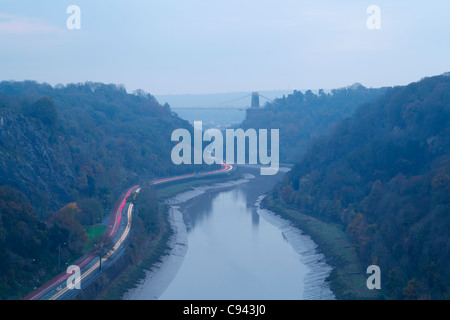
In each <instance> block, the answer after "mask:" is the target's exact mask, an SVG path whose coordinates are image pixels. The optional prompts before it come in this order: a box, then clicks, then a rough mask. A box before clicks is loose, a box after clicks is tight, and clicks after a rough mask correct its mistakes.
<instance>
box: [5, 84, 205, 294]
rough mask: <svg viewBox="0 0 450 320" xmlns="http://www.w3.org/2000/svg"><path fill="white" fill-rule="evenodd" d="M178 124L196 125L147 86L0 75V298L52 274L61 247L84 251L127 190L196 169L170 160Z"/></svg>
mask: <svg viewBox="0 0 450 320" xmlns="http://www.w3.org/2000/svg"><path fill="white" fill-rule="evenodd" d="M177 128H186V129H188V130H192V128H191V126H190V125H189V124H188V122H186V121H184V120H182V119H180V118H178V117H177V116H175V115H173V114H172V113H171V111H170V109H169V107H168V106H167V105H166V106H161V105H160V104H159V103H158V102H157V101H156V100H155V98H154V97H153V96H151V95H150V94H147V93H145V92H143V91H138V92H135V93H134V94H129V93H127V92H126V90H125V89H124V88H123V87H121V86H117V85H106V84H100V83H84V84H70V85H67V86H57V87H52V86H50V85H47V84H38V83H36V82H32V81H25V82H1V83H0V259H1V261H2V263H1V266H0V299H7V298H11V297H13V298H18V297H20V296H23V295H24V294H26V293H28V292H29V291H31V290H32V289H33V287H34V286H38V285H40V284H42V281H43V280H45V279H47V278H48V277H49V276H51V275H55V272H56V271H58V270H57V269H58V254H59V249H60V250H61V260H64V261H70V260H71V259H73V258H74V257H76V256H79V255H80V254H81V253H82V251H83V249H84V247H85V245H86V240H87V239H86V232H85V229H86V227H87V226H91V225H93V224H95V223H98V222H101V220H102V217H104V216H106V215H107V214H109V211H110V210H111V208H112V206H113V205H114V202H115V201H116V200H117V198H118V196H119V195H120V193H121V192H122V191H123V190H124V189H126V188H128V187H130V186H131V185H133V184H135V183H145V182H148V181H149V180H151V179H153V178H155V177H162V176H169V175H176V174H178V173H181V172H187V171H190V172H192V171H194V169H193V168H192V167H191V168H190V167H189V166H175V165H174V164H172V161H171V159H170V155H171V150H172V148H173V143H172V142H171V134H172V131H173V130H175V129H177ZM195 170H197V171H199V170H200V168H196V169H195ZM147 219H150V218H147ZM61 244H62V245H61Z"/></svg>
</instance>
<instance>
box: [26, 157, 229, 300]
mask: <svg viewBox="0 0 450 320" xmlns="http://www.w3.org/2000/svg"><path fill="white" fill-rule="evenodd" d="M232 170H233V166H231V165H227V164H222V168H221V169H220V170H216V171H210V172H203V173H194V174H187V175H182V176H175V177H169V178H164V179H158V180H154V181H152V182H151V184H153V185H157V184H163V183H167V182H171V181H177V180H183V179H188V178H193V177H202V176H205V175H214V174H221V173H225V172H230V171H232ZM140 190H141V187H140V186H139V185H135V186H133V187H131V188H129V189H127V190H125V191H124V193H122V195H121V196H120V198H119V201H118V202H117V203H116V205H115V207H114V208H113V210H112V213H111V218H110V222H109V225H108V228H107V230H106V232H105V237H106V241H105V242H109V243H111V246H110V250H109V251H108V252H107V253H106V254H105V255H103V257H102V260H101V264H100V258H99V255H98V254H97V252H96V249H92V250H91V251H89V252H88V253H86V254H85V255H84V256H83V257H81V258H80V259H78V260H77V261H75V262H74V263H73V265H74V266H78V267H79V268H80V273H81V275H80V278H79V279H78V281H77V280H75V281H74V282H72V286H73V287H74V288H76V286H75V285H76V284H77V283H78V282H80V285H81V284H82V285H81V289H83V287H84V288H86V287H87V286H89V285H90V284H91V283H92V282H94V281H95V280H96V279H97V278H98V277H99V276H100V275H101V273H102V270H103V269H105V268H108V267H109V266H110V265H112V264H114V263H115V262H116V261H117V259H118V258H119V257H120V256H121V254H122V253H123V251H124V250H125V246H124V242H125V241H126V239H127V237H128V234H129V233H130V230H131V222H132V213H133V207H134V205H133V203H129V202H128V198H129V197H130V196H131V195H132V194H137V193H139V191H140ZM124 212H126V214H124ZM118 231H119V232H118ZM100 265H101V268H100ZM101 269H102V270H101ZM71 276H72V274H69V273H65V272H63V273H60V274H59V275H57V276H56V277H54V278H53V279H52V280H50V281H48V282H47V283H45V284H44V285H43V286H41V287H40V288H37V289H36V290H34V291H33V292H31V293H30V294H28V295H27V296H25V297H24V298H23V300H67V299H70V298H72V297H73V296H75V295H76V294H77V293H79V290H77V289H69V287H68V286H67V280H68V278H69V277H71Z"/></svg>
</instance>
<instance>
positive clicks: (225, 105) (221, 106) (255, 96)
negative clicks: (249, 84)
mask: <svg viewBox="0 0 450 320" xmlns="http://www.w3.org/2000/svg"><path fill="white" fill-rule="evenodd" d="M250 97H251V105H250V107H236V106H230V105H229V104H231V103H233V102H237V101H241V100H244V99H248V98H250ZM260 97H261V98H264V99H266V100H267V101H269V102H272V101H273V100H272V99H269V98H267V97H265V96H263V95H262V94H260V93H259V92H252V93H250V94H247V95H245V96H243V97H240V98H237V99H233V100H230V101H225V102H222V103H218V104H215V105H208V106H191V107H182V106H173V107H172V106H171V107H170V108H171V109H174V110H175V109H178V110H183V109H184V110H188V109H205V110H248V109H257V108H260V104H259V101H260V100H259V98H260Z"/></svg>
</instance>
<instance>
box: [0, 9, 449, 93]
mask: <svg viewBox="0 0 450 320" xmlns="http://www.w3.org/2000/svg"><path fill="white" fill-rule="evenodd" d="M72 4H76V5H78V6H79V7H80V9H81V29H80V30H69V29H68V28H67V27H66V20H67V18H68V17H69V14H67V13H66V10H67V7H68V6H69V5H72ZM370 5H378V6H379V7H380V9H381V29H380V30H377V29H375V30H369V29H368V28H367V26H366V21H367V19H368V18H369V16H370V14H368V13H367V12H366V11H367V8H368V7H369V6H370ZM449 16H450V1H448V0H439V1H438V0H428V1H422V0H408V1H396V0H388V1H380V0H373V1H361V0H340V1H336V0H315V1H312V0H310V1H300V0H270V1H269V0H158V1H154V0H150V1H145V0H139V1H138V0H126V1H122V0H120V1H119V0H108V1H100V0H94V1H93V0H89V1H84V0H71V1H65V0H58V1H55V0H44V1H42V0H1V2H0V80H17V81H21V80H25V79H30V80H36V81H39V82H47V83H50V84H52V85H55V84H57V83H63V84H66V83H71V82H75V83H76V82H84V81H99V82H105V83H117V84H124V85H125V86H126V88H127V90H128V91H132V90H135V89H138V88H141V89H144V90H145V91H148V92H150V93H152V94H178V93H218V92H231V91H258V90H274V89H289V90H292V89H298V90H303V89H319V88H324V89H331V88H338V87H343V86H347V85H350V84H352V83H354V82H360V83H362V84H363V85H365V86H367V87H380V86H386V85H389V86H390V85H402V84H407V83H409V82H413V81H417V80H420V79H421V78H422V77H425V76H432V75H437V74H441V73H443V72H447V71H450V19H449V18H448V17H449Z"/></svg>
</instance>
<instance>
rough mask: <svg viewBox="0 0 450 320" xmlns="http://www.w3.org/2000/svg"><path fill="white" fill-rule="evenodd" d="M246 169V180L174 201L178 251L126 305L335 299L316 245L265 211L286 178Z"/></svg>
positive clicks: (174, 239) (133, 291) (151, 273)
mask: <svg viewBox="0 0 450 320" xmlns="http://www.w3.org/2000/svg"><path fill="white" fill-rule="evenodd" d="M240 170H241V171H244V176H245V179H242V180H239V181H234V182H227V183H222V184H218V185H214V186H207V187H200V188H195V189H194V190H192V191H189V192H186V193H183V194H180V195H178V196H177V197H175V198H173V199H171V200H170V201H169V203H170V204H171V210H170V222H171V225H172V228H173V229H174V231H175V233H174V236H173V237H172V239H171V242H170V246H171V248H172V249H171V251H170V253H169V254H168V255H167V256H165V257H164V259H163V261H162V262H161V263H158V264H157V265H156V266H155V267H154V268H153V269H152V270H151V271H148V272H147V275H146V277H145V279H144V280H143V281H141V283H140V284H139V285H138V286H137V287H136V288H134V289H131V290H129V291H128V292H127V293H126V294H125V295H124V297H123V298H124V299H133V300H147V299H160V300H182V299H183V300H184V299H187V300H197V299H202V300H216V299H217V300H253V299H261V300H294V299H295V300H298V299H334V295H333V293H332V292H331V290H330V288H329V285H328V283H326V281H325V279H326V277H327V276H328V275H329V273H330V272H331V268H330V267H329V266H328V265H327V264H326V263H325V261H324V257H323V255H321V254H320V253H318V252H317V246H316V245H315V244H314V242H312V240H311V239H310V238H309V237H308V236H306V235H303V234H302V232H301V231H300V230H298V229H296V228H294V227H292V226H291V224H290V223H289V222H288V221H286V220H283V219H280V218H279V217H277V216H275V215H274V214H273V213H271V212H270V211H267V210H265V209H261V208H260V206H259V203H260V201H261V200H262V198H263V196H264V194H265V193H266V192H267V191H269V190H270V189H271V188H273V186H274V185H275V183H276V182H277V181H278V180H279V179H280V178H281V177H282V175H283V174H284V172H280V173H279V174H277V175H276V176H260V175H259V170H257V169H254V168H240Z"/></svg>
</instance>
